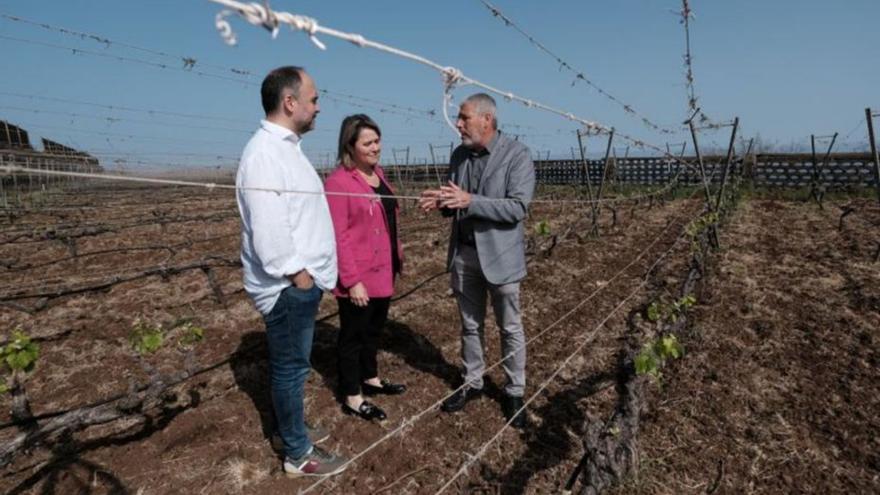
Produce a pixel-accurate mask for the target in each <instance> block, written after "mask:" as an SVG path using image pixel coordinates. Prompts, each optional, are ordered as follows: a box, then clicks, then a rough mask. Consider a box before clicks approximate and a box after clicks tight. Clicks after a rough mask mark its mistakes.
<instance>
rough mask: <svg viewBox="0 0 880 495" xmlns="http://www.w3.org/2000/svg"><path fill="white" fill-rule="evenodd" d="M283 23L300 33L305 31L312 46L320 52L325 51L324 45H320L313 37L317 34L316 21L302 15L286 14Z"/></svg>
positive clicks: (317, 25)
mask: <svg viewBox="0 0 880 495" xmlns="http://www.w3.org/2000/svg"><path fill="white" fill-rule="evenodd" d="M285 21H286V22H287V23H288V24H290V26H291V27H292V28H293V29H298V30H300V31H305V32H306V33H308V35H309V40H311V42H312V43H314V45H315V46H317V47H318V48H320V49H321V50H326V49H327V47H326V46H325V45H324V43H322V42H321V40H319V39H318V38H317V37H315V34H317V32H318V29H319V28H320V25H319V24H318V21H317V19H314V18H311V17H307V16H304V15H293V14H288V15H287V16H286V17H285Z"/></svg>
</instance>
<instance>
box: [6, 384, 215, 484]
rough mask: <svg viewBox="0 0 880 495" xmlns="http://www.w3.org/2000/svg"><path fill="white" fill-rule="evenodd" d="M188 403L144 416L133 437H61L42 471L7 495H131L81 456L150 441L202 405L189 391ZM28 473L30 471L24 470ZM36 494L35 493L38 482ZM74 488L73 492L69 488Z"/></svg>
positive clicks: (106, 471)
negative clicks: (89, 438) (181, 414)
mask: <svg viewBox="0 0 880 495" xmlns="http://www.w3.org/2000/svg"><path fill="white" fill-rule="evenodd" d="M188 394H189V396H190V401H189V403H188V404H186V405H181V406H175V407H169V408H166V409H163V410H162V412H161V413H159V414H158V415H157V416H155V417H153V416H147V417H146V420H145V422H144V424H143V425H141V428H140V429H139V430H137V431H134V432H132V433H128V434H126V435H124V436H119V437H106V438H97V439H94V440H89V441H85V442H78V441H76V440H75V439H73V437H72V435H71V434H70V433H67V434H64V435H62V437H61V438H59V439H58V440H56V441H54V442H53V443H52V444H51V445H49V446H48V447H49V448H50V449H51V451H52V457H51V458H50V459H49V460H47V461H45V462H44V463H42V464H44V465H43V467H41V468H40V469H39V470H37V471H36V472H35V473H34V474H32V475H31V476H29V477H28V478H27V479H25V480H24V481H22V482H21V483H19V484H18V485H17V486H15V487H14V488H12V489H11V490H9V492H7V493H8V495H21V494H24V493H39V494H40V495H56V494H58V495H61V494H67V493H79V494H84V495H85V494H90V493H106V494H111V495H129V494H131V493H133V492H132V491H131V490H130V489H129V488H128V487H127V486H125V484H124V483H123V482H122V480H120V479H119V478H118V477H116V475H115V474H114V473H113V472H111V471H110V470H109V469H108V468H106V467H104V466H102V465H100V464H97V463H94V462H92V461H89V460H87V459H83V458H82V455H83V454H84V453H87V452H90V451H93V450H98V449H103V448H106V447H119V446H122V445H126V444H128V443H131V442H139V441H141V440H144V439H146V438H149V437H150V436H151V435H153V434H154V433H156V432H158V431H161V430H163V429H165V427H167V426H168V425H169V424H170V423H171V422H172V421H173V420H174V418H176V417H177V415H178V414H180V413H182V412H183V411H185V410H187V409H189V408H192V407H198V405H199V404H200V403H201V395H200V393H199V392H198V391H197V390H195V389H191V390H189V392H188ZM26 469H28V470H29V469H31V468H26ZM41 481H42V482H43V483H42V484H41V485H40V487H39V492H37V491H34V487H36V486H37V485H38V484H40V482H41ZM73 486H75V487H76V488H75V489H73V490H72V489H71V487H73Z"/></svg>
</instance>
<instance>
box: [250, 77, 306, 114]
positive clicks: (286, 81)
mask: <svg viewBox="0 0 880 495" xmlns="http://www.w3.org/2000/svg"><path fill="white" fill-rule="evenodd" d="M304 73H305V69H303V68H302V67H296V66H294V65H287V66H284V67H278V68H277V69H275V70H273V71H272V72H270V73H269V74H267V75H266V78H265V79H263V85H262V86H260V96H261V97H262V99H263V111H265V112H266V115H269V114H272V113H275V112H276V111H277V110H278V108H279V107H280V106H281V96H282V93H283V92H284V88H288V89H290V91H291V92H292V93H293V97H294V98H299V87H300V85H301V84H302V79H303V78H302V75H303V74H304Z"/></svg>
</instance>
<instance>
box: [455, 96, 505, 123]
mask: <svg viewBox="0 0 880 495" xmlns="http://www.w3.org/2000/svg"><path fill="white" fill-rule="evenodd" d="M465 103H470V104H471V105H473V106H474V110H476V112H477V113H478V114H481V115H483V114H487V113H488V114H489V115H491V116H492V126H493V127H495V129H498V118H497V117H496V116H495V109H496V106H495V98H492V97H491V96H489V95H488V94H486V93H476V94H472V95H470V96H468V97H467V99H465V100H464V101H463V102H462V105H463V104H465Z"/></svg>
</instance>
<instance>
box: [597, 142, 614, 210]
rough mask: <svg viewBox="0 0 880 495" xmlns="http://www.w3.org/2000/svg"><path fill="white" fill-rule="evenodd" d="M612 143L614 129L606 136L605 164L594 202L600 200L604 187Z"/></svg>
mask: <svg viewBox="0 0 880 495" xmlns="http://www.w3.org/2000/svg"><path fill="white" fill-rule="evenodd" d="M613 142H614V128H613V127H612V128H611V132H610V133H609V134H608V146H606V147H605V162H604V164H603V165H602V177H599V190H598V191H596V201H598V200H600V199H601V198H602V189H603V188H604V186H605V177H607V176H608V164H609V163H610V161H611V144H612V143H613Z"/></svg>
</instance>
